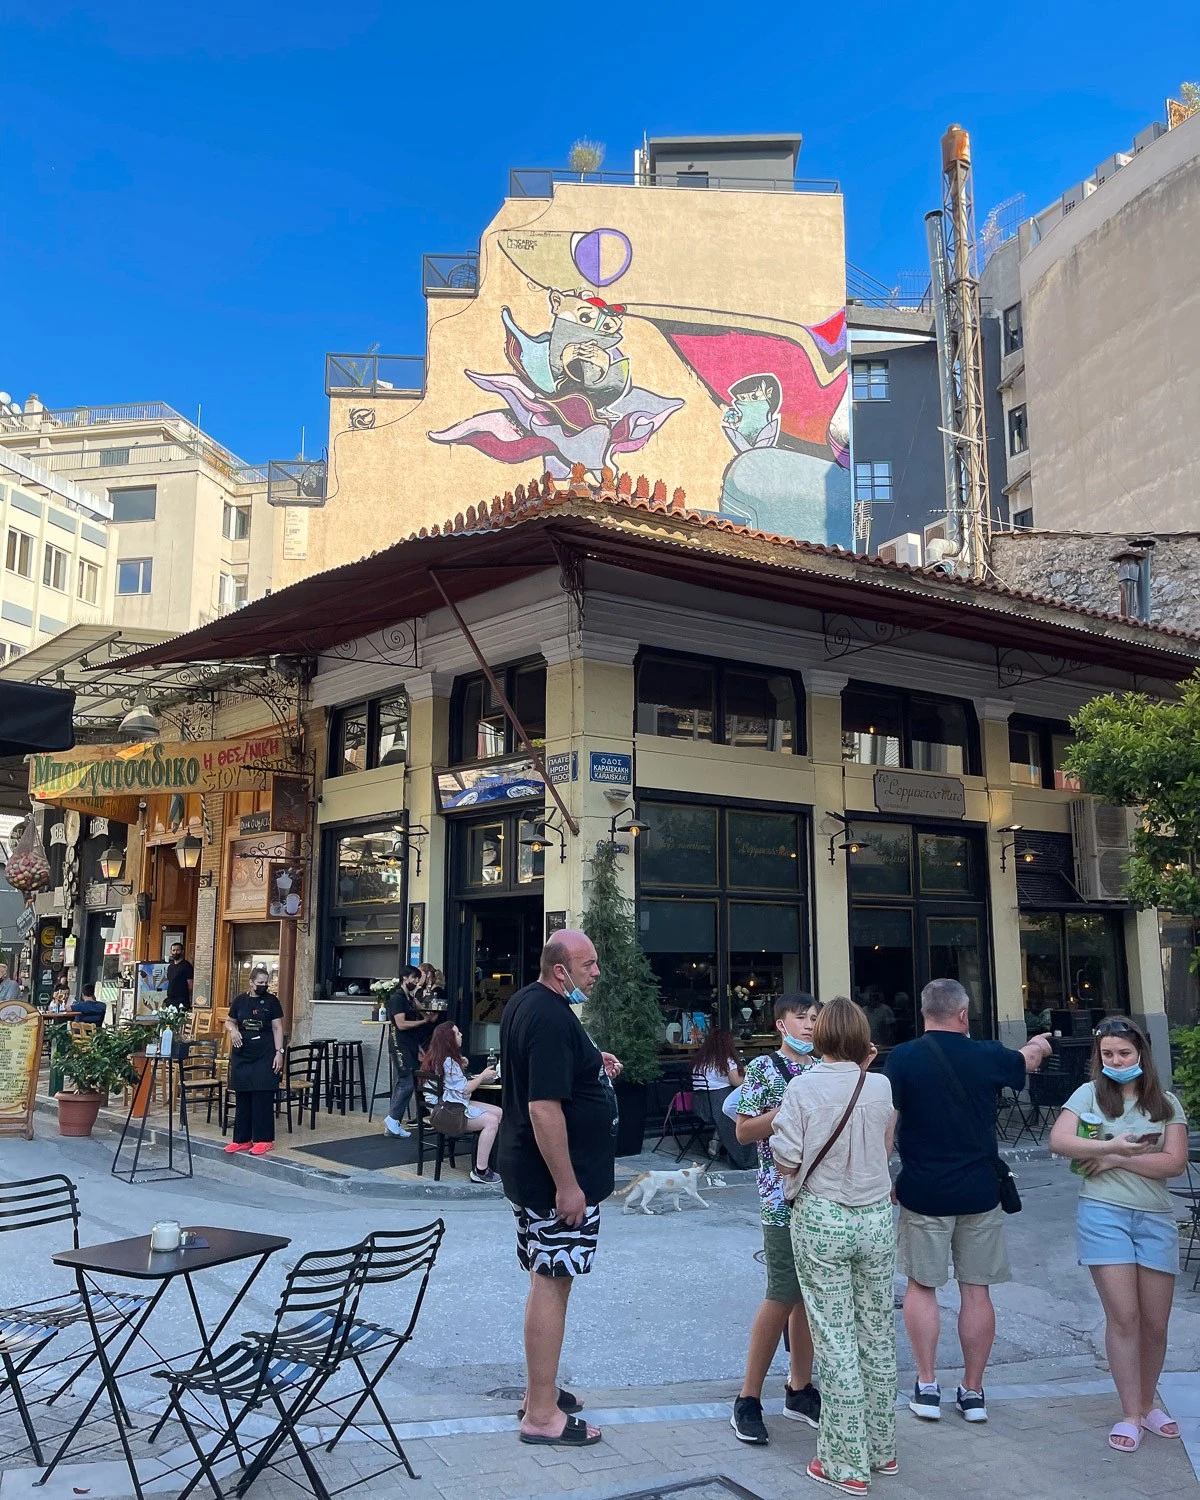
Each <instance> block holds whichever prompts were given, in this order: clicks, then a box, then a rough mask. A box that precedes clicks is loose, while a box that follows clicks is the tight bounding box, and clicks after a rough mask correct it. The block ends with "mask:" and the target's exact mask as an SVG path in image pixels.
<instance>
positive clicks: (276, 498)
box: [267, 458, 329, 505]
mask: <svg viewBox="0 0 1200 1500" xmlns="http://www.w3.org/2000/svg"><path fill="white" fill-rule="evenodd" d="M328 468H329V466H328V464H326V462H325V460H324V459H323V458H273V459H272V460H271V462H270V463H269V464H268V465H267V504H268V505H324V504H325V489H326V484H327V482H328Z"/></svg>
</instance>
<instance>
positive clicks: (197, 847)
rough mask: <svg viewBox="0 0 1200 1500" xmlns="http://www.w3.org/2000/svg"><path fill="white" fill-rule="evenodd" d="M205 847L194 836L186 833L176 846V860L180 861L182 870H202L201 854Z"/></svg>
mask: <svg viewBox="0 0 1200 1500" xmlns="http://www.w3.org/2000/svg"><path fill="white" fill-rule="evenodd" d="M203 848H204V845H203V844H202V843H201V842H200V840H199V839H198V838H196V837H195V836H194V835H193V834H190V833H185V834H184V836H183V837H182V838H181V839H180V840H179V842H178V843H177V844H176V845H175V858H176V859H177V860H178V861H179V868H180V869H181V870H197V869H199V868H200V853H201V851H202V850H203Z"/></svg>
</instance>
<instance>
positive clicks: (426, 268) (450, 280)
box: [421, 250, 479, 297]
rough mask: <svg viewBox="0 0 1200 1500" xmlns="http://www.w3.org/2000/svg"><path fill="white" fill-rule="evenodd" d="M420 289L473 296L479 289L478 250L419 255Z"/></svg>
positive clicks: (427, 293) (427, 291) (425, 291)
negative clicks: (463, 252)
mask: <svg viewBox="0 0 1200 1500" xmlns="http://www.w3.org/2000/svg"><path fill="white" fill-rule="evenodd" d="M421 290H422V291H423V292H424V293H425V295H426V296H428V295H429V294H430V292H433V293H434V294H435V295H437V294H439V293H452V294H456V295H458V296H460V297H473V296H474V295H475V294H476V292H478V290H479V252H478V250H470V251H468V252H467V254H466V255H423V256H422V257H421Z"/></svg>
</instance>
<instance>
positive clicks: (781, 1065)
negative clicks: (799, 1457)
mask: <svg viewBox="0 0 1200 1500" xmlns="http://www.w3.org/2000/svg"><path fill="white" fill-rule="evenodd" d="M820 1008H821V1007H820V1006H819V1005H818V1004H817V1002H816V1000H814V999H813V997H812V996H811V995H805V994H797V995H784V996H782V997H781V998H780V999H778V1000H776V1002H775V1030H776V1031H777V1032H778V1033H779V1050H778V1052H771V1053H768V1054H767V1055H766V1056H765V1057H756V1058H755V1059H754V1061H753V1062H752V1063H751V1064H750V1065H749V1067H747V1069H746V1078H745V1082H744V1083H743V1084H742V1091H741V1096H740V1099H739V1102H738V1121H737V1137H738V1140H739V1141H741V1142H742V1143H743V1144H746V1145H748V1144H749V1143H750V1142H751V1141H754V1142H756V1143H757V1145H758V1199H759V1212H760V1216H761V1218H762V1226H763V1248H764V1253H765V1258H766V1264H767V1295H766V1300H765V1301H764V1302H763V1305H762V1306H761V1307H760V1308H759V1310H758V1313H757V1315H756V1316H755V1319H754V1323H753V1325H752V1326H751V1329H750V1348H749V1351H748V1352H747V1355H746V1378H745V1380H744V1381H743V1382H742V1390H741V1394H740V1395H739V1396H738V1398H737V1400H736V1401H735V1402H734V1403H733V1416H732V1417H731V1418H730V1425H731V1426H732V1428H733V1430H734V1432H735V1433H736V1434H737V1436H738V1437H739V1438H740V1440H741V1441H742V1442H743V1443H758V1444H762V1443H766V1442H769V1441H770V1438H769V1436H768V1434H767V1428H766V1424H765V1423H764V1421H763V1410H762V1388H763V1382H764V1381H765V1380H766V1378H767V1371H768V1370H769V1369H770V1367H771V1361H772V1360H773V1359H774V1358H775V1351H776V1349H777V1348H778V1347H779V1340H780V1337H781V1335H782V1334H783V1330H784V1328H785V1327H786V1328H787V1330H788V1343H789V1345H790V1348H791V1371H790V1376H789V1379H788V1382H787V1384H786V1385H785V1386H784V1412H783V1414H784V1416H785V1417H790V1418H792V1420H793V1421H796V1422H807V1423H808V1425H809V1426H810V1427H816V1426H817V1424H818V1423H819V1421H820V1418H821V1395H820V1392H819V1391H818V1390H816V1388H815V1387H814V1386H813V1383H812V1374H813V1346H812V1335H811V1334H810V1333H809V1331H808V1316H807V1314H806V1313H805V1311H804V1299H803V1297H802V1296H801V1293H800V1283H799V1281H798V1280H797V1278H796V1261H795V1257H794V1256H793V1254H792V1236H791V1229H790V1227H789V1219H790V1214H791V1209H790V1206H789V1204H788V1202H787V1199H786V1198H785V1197H784V1194H783V1184H782V1182H781V1181H780V1180H779V1173H778V1172H777V1171H776V1169H775V1161H774V1158H773V1157H772V1155H771V1124H772V1122H773V1121H774V1119H775V1115H776V1113H777V1112H778V1109H779V1106H780V1104H782V1102H783V1096H784V1093H785V1092H786V1090H787V1086H788V1084H789V1083H790V1082H791V1081H792V1079H793V1078H795V1077H796V1076H797V1075H798V1074H800V1073H802V1072H803V1071H804V1069H805V1068H806V1067H810V1066H811V1065H812V1064H813V1063H814V1062H815V1061H816V1058H815V1057H814V1055H813V1050H812V1034H813V1027H814V1026H815V1025H816V1020H817V1013H818V1012H819V1011H820Z"/></svg>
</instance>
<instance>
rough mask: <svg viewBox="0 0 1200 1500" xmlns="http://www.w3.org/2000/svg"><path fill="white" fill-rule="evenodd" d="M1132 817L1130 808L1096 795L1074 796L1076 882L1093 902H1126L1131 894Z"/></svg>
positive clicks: (1073, 823) (1072, 816)
mask: <svg viewBox="0 0 1200 1500" xmlns="http://www.w3.org/2000/svg"><path fill="white" fill-rule="evenodd" d="M1131 816H1132V814H1131V813H1130V811H1129V809H1128V808H1126V807H1110V806H1109V805H1108V804H1107V803H1106V802H1097V801H1096V799H1095V798H1094V797H1072V799H1071V842H1072V844H1073V846H1074V851H1075V885H1076V887H1077V888H1078V890H1079V894H1080V895H1081V896H1086V897H1087V899H1088V900H1089V901H1124V900H1125V899H1126V897H1127V895H1128V887H1129V869H1128V866H1129V824H1130V818H1131Z"/></svg>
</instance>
